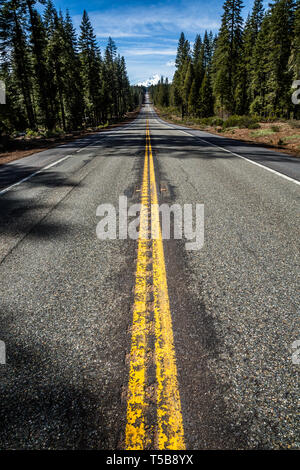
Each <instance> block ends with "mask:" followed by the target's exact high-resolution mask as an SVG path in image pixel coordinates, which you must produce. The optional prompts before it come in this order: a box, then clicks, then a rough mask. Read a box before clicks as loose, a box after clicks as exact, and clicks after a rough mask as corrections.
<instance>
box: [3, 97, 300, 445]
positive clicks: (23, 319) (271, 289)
mask: <svg viewBox="0 0 300 470" xmlns="http://www.w3.org/2000/svg"><path fill="white" fill-rule="evenodd" d="M146 119H149V125H150V134H151V142H152V149H153V156H154V160H155V168H156V177H157V183H158V187H162V186H163V188H164V191H163V192H161V193H160V195H159V197H160V202H166V203H169V204H174V203H177V204H181V205H183V204H187V203H190V204H191V203H192V204H197V203H201V204H204V210H205V241H204V246H203V248H202V249H201V250H199V251H187V250H186V249H185V241H184V240H165V241H164V250H165V262H166V269H167V280H168V288H169V298H170V306H171V313H172V320H173V334H174V343H175V351H176V361H177V371H178V382H179V389H180V397H181V406H182V416H183V424H184V433H185V442H186V447H187V449H279V448H283V449H287V448H291V449H299V448H300V432H299V371H300V364H294V363H293V361H292V353H293V349H292V344H293V342H294V341H296V340H299V339H300V329H299V323H300V321H299V314H300V298H299V225H300V223H299V202H300V186H299V184H297V182H299V181H300V160H299V159H298V160H297V159H296V158H292V157H290V156H285V155H282V154H279V153H276V152H273V151H271V150H268V149H264V148H261V147H257V146H254V145H253V146H251V145H249V144H247V143H244V142H236V141H232V140H230V139H224V138H221V137H219V136H213V135H210V134H207V133H204V132H201V131H194V130H191V129H184V128H181V127H180V126H175V125H172V124H168V123H165V122H163V121H162V120H160V119H159V118H158V117H157V116H156V114H155V113H154V111H153V110H152V108H151V106H149V105H146V106H145V107H144V108H142V111H141V114H140V115H139V117H138V118H137V119H136V120H135V121H133V122H132V123H130V124H128V125H126V126H122V127H120V128H115V129H112V130H108V131H106V132H103V133H101V134H97V135H95V136H89V137H88V138H84V139H80V140H78V141H74V142H71V143H68V144H66V145H63V146H60V147H57V148H55V149H50V150H47V151H44V152H41V153H38V154H35V155H32V156H30V157H26V158H23V159H21V160H18V161H16V162H11V163H9V164H6V165H2V166H1V167H0V224H1V233H0V340H2V341H4V342H5V345H6V356H7V357H6V365H0V403H1V405H0V423H1V424H0V448H1V449H120V448H122V447H123V445H124V444H123V443H124V432H125V426H126V404H127V403H126V393H127V385H128V368H129V365H128V360H127V358H128V354H129V351H130V342H131V335H130V331H131V323H132V307H133V291H134V284H135V265H136V257H137V251H136V249H137V243H136V241H134V240H108V239H107V240H98V239H97V236H96V226H97V223H98V222H99V220H100V219H99V217H97V216H96V209H97V207H98V205H99V204H103V203H110V204H113V205H114V206H115V207H118V201H119V196H120V195H126V196H127V197H128V200H129V203H130V204H131V203H136V202H138V201H139V192H138V190H137V189H138V188H139V187H140V185H141V175H142V168H143V159H144V152H145V133H146ZM216 145H217V147H216ZM226 150H227V151H226ZM228 150H229V152H228ZM230 152H233V153H230ZM235 154H238V155H240V156H242V157H244V158H240V157H239V156H237V155H235ZM64 157H67V158H65V159H64V160H62V161H61V162H60V163H58V164H57V165H56V164H55V162H56V161H58V160H60V159H62V158H64ZM247 159H249V160H250V161H252V162H253V161H254V162H255V163H259V165H262V166H265V167H267V168H269V169H271V170H274V171H273V172H270V171H269V170H268V169H266V168H262V167H261V166H257V165H256V164H252V163H251V162H250V161H248V160H247ZM52 164H53V166H51V167H50V168H49V169H46V170H43V168H44V167H45V166H49V165H52ZM37 171H40V172H39V173H38V174H36V175H35V176H33V177H30V175H31V174H33V173H35V172H37ZM278 173H279V174H278ZM282 175H283V176H282ZM284 176H287V178H285V177H284ZM28 177H29V179H26V180H25V181H23V182H22V183H21V184H19V185H16V186H14V187H12V188H11V189H10V190H8V191H6V192H2V193H1V191H3V190H5V189H6V188H8V187H10V185H13V184H15V183H18V181H20V180H22V179H25V178H28Z"/></svg>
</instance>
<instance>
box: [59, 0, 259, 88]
mask: <svg viewBox="0 0 300 470" xmlns="http://www.w3.org/2000/svg"><path fill="white" fill-rule="evenodd" d="M54 3H55V5H56V7H57V9H62V10H63V11H65V10H66V8H68V9H69V11H70V14H71V16H72V18H73V21H74V25H75V27H76V28H79V25H80V21H81V16H82V12H83V9H86V10H87V12H88V14H89V16H90V19H91V21H92V24H93V27H94V30H95V33H96V35H97V40H98V42H99V45H100V47H101V50H102V51H103V49H104V47H105V43H106V41H107V38H108V36H111V37H112V38H113V39H114V40H115V42H116V44H117V47H118V51H119V53H120V54H121V55H124V56H125V59H126V64H127V69H128V74H129V78H130V81H131V83H132V84H135V83H138V82H142V81H144V80H146V79H148V78H149V77H151V76H153V75H164V76H165V77H168V78H169V79H172V76H173V73H174V59H175V54H176V47H177V42H178V37H179V35H180V32H181V31H184V33H185V34H186V36H187V38H188V39H189V40H190V41H191V42H192V41H193V40H194V38H195V35H196V34H197V33H200V34H201V35H202V34H203V33H204V31H205V29H208V30H212V31H213V32H217V30H218V28H219V26H220V18H221V14H222V5H223V0H190V1H189V0H185V1H180V0H172V1H170V0H164V1H155V0H143V1H136V0H127V1H116V0H111V1H107V0H105V1H102V0H89V1H88V2H84V1H83V0H54ZM252 3H253V0H245V1H244V4H245V8H244V16H246V14H247V13H248V11H249V9H251V8H252Z"/></svg>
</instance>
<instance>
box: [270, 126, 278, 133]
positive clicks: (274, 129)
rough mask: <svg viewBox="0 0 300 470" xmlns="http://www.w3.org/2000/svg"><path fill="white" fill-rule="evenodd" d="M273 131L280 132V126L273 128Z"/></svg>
mask: <svg viewBox="0 0 300 470" xmlns="http://www.w3.org/2000/svg"><path fill="white" fill-rule="evenodd" d="M271 131H272V132H280V127H279V126H271Z"/></svg>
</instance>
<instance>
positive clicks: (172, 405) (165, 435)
mask: <svg viewBox="0 0 300 470" xmlns="http://www.w3.org/2000/svg"><path fill="white" fill-rule="evenodd" d="M148 146H149V166H150V189H151V205H152V210H151V223H152V225H151V227H152V231H153V233H154V234H155V235H157V236H155V237H153V240H152V244H153V249H152V251H153V287H154V317H155V336H156V340H155V358H156V378H157V382H158V388H157V418H158V446H159V449H174V450H184V449H185V444H184V431H183V421H182V414H181V403H180V395H179V387H178V380H177V367H176V357H175V348H174V339H173V328H172V317H171V311H170V302H169V294H168V285H167V274H166V266H165V258H164V248H163V242H162V235H161V228H160V220H159V209H158V198H157V189H156V182H155V172H154V164H153V155H152V146H151V140H150V131H149V127H148Z"/></svg>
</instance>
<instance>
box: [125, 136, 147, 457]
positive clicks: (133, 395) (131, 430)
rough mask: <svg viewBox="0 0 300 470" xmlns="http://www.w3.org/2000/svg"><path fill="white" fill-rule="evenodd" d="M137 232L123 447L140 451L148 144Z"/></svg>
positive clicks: (143, 438)
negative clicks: (138, 229) (138, 230)
mask: <svg viewBox="0 0 300 470" xmlns="http://www.w3.org/2000/svg"><path fill="white" fill-rule="evenodd" d="M141 203H142V207H141V214H140V232H139V242H138V255H137V266H136V284H135V295H134V308H133V323H132V339H131V353H130V371H129V385H128V398H127V425H126V436H125V441H126V442H125V445H126V449H128V450H142V449H143V448H144V446H145V443H146V430H145V410H146V403H145V380H146V373H145V359H146V340H147V264H148V255H147V252H148V242H147V237H148V213H149V187H148V144H147V143H146V150H145V163H144V172H143V185H142V198H141Z"/></svg>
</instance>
